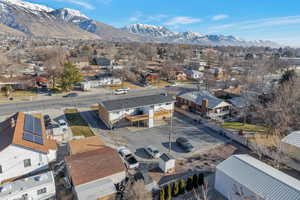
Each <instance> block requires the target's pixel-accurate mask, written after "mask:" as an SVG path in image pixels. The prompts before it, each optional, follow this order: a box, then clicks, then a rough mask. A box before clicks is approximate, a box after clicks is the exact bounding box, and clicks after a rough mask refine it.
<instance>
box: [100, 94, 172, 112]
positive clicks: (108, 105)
mask: <svg viewBox="0 0 300 200" xmlns="http://www.w3.org/2000/svg"><path fill="white" fill-rule="evenodd" d="M174 101H175V100H174V99H173V97H172V96H170V95H167V96H166V95H162V94H157V95H150V96H141V97H131V98H126V99H116V100H108V101H103V102H101V103H100V105H101V106H103V107H104V108H105V109H106V110H107V111H116V110H123V109H129V108H137V107H142V106H150V105H154V104H160V103H171V102H174Z"/></svg>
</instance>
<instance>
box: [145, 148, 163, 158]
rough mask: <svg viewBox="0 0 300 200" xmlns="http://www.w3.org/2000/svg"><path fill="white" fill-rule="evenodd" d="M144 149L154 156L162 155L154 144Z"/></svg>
mask: <svg viewBox="0 0 300 200" xmlns="http://www.w3.org/2000/svg"><path fill="white" fill-rule="evenodd" d="M144 149H145V151H146V152H147V153H148V154H149V155H150V156H151V157H152V158H159V157H160V156H161V153H160V152H159V150H158V149H157V148H156V147H154V146H152V145H149V146H146V147H145V148H144Z"/></svg>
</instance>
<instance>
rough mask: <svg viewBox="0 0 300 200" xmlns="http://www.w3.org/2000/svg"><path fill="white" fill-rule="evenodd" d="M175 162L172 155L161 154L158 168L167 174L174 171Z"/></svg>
mask: <svg viewBox="0 0 300 200" xmlns="http://www.w3.org/2000/svg"><path fill="white" fill-rule="evenodd" d="M175 162H176V159H175V158H174V157H173V156H172V155H170V154H167V153H163V154H162V155H161V156H160V157H159V161H158V166H159V168H160V169H161V170H162V171H163V172H165V173H169V172H173V171H174V170H175Z"/></svg>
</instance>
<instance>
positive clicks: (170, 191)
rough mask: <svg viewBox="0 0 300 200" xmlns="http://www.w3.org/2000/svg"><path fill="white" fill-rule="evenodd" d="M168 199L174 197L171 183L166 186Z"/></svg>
mask: <svg viewBox="0 0 300 200" xmlns="http://www.w3.org/2000/svg"><path fill="white" fill-rule="evenodd" d="M166 195H167V196H166V199H167V200H171V199H172V190H171V185H170V184H168V185H167V187H166Z"/></svg>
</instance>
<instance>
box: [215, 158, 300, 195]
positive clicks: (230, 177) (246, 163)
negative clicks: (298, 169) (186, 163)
mask: <svg viewBox="0 0 300 200" xmlns="http://www.w3.org/2000/svg"><path fill="white" fill-rule="evenodd" d="M215 189H216V190H217V191H218V192H220V193H221V194H222V195H223V196H224V197H226V198H227V199H232V200H244V199H272V200H283V199H284V200H296V199H300V181H299V180H297V179H295V178H293V177H291V176H289V175H287V174H285V173H283V172H281V171H279V170H277V169H275V168H273V167H271V166H269V165H267V164H265V163H263V162H261V161H259V160H257V159H255V158H253V157H251V156H249V155H233V156H231V157H229V158H228V159H226V160H225V161H223V162H222V163H220V164H219V165H217V167H216V174H215Z"/></svg>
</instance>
